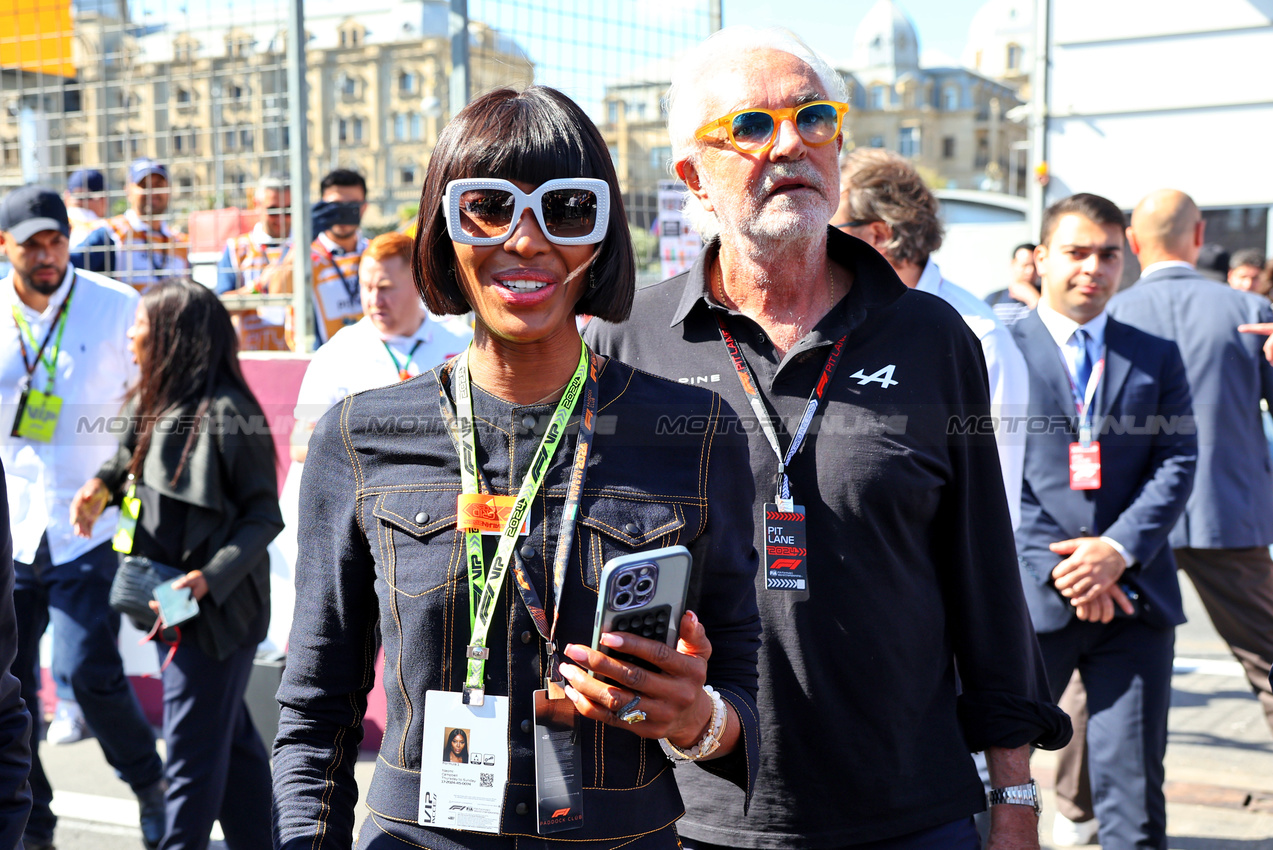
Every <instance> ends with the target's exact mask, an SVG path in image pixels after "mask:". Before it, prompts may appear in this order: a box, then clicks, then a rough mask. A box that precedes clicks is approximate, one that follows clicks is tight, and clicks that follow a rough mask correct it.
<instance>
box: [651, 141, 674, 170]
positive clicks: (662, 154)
mask: <svg viewBox="0 0 1273 850" xmlns="http://www.w3.org/2000/svg"><path fill="white" fill-rule="evenodd" d="M671 158H672V149H671V148H670V147H666V146H664V147H657V148H651V149H650V168H651V169H652V170H654V171H662V170H663V169H664V168H666V167H667V161H668V160H669V159H671Z"/></svg>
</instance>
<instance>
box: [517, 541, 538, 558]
mask: <svg viewBox="0 0 1273 850" xmlns="http://www.w3.org/2000/svg"><path fill="white" fill-rule="evenodd" d="M517 554H519V555H521V556H522V557H523V558H525V559H526V560H527V561H529V560H530V559H531V558H533V557H535V547H534V546H531V545H530V544H529V543H527V544H526V545H525V546H523V547H522V548H521V549H520V550H519V551H518V553H517Z"/></svg>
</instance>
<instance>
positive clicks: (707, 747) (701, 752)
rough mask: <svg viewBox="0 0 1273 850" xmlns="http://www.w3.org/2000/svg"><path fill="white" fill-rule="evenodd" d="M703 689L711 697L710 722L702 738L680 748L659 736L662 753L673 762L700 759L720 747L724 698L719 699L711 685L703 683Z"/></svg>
mask: <svg viewBox="0 0 1273 850" xmlns="http://www.w3.org/2000/svg"><path fill="white" fill-rule="evenodd" d="M703 691H704V692H705V693H706V694H707V695H708V696H709V697H711V698H712V722H711V723H709V724H707V731H706V732H704V733H703V737H702V739H701V740H699V742H698V743H697V744H695V745H694V746H693V747H692V748H690V749H688V750H681V749H678V748H677V747H676V745H675V744H673V743H672V742H671V741H669V740H668V739H667V738H659V746H660V747H662V748H663V754H664V755H665V756H667V757H668V758H669V759H671V760H672V763H673V764H680V763H681V762H687V761H702V760H703V759H705V758H707V757H708V756H710V755H711V754H712V753H714V752H716V751H717V750H718V749H720V744H721V738H723V737H724V735H725V719H726V717H727V713H726V711H725V700H723V699H721V695H720V694H718V693H716V691H715V690H714V689H713V688H712V686H711V685H703Z"/></svg>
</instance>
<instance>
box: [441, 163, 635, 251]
mask: <svg viewBox="0 0 1273 850" xmlns="http://www.w3.org/2000/svg"><path fill="white" fill-rule="evenodd" d="M527 208H530V209H531V210H532V211H533V212H534V213H535V220H536V221H538V222H539V229H540V230H542V231H543V233H544V236H546V237H547V238H548V241H549V242H552V243H554V244H556V245H590V244H592V243H595V242H600V241H601V240H602V239H604V238H605V235H606V225H607V224H608V223H609V220H610V185H609V184H608V183H606V181H604V180H596V179H594V178H590V177H573V178H563V179H560V180H549V181H547V182H545V183H543V184H541V185H540V187H539V188H538V189H536V190H535V191H533V192H531V193H530V194H527V193H525V192H523V191H522V190H521V189H518V188H517V186H515V185H514V184H513V183H511V182H509V181H508V180H498V179H494V178H489V179H476V180H452V181H451V182H450V183H447V184H446V191H445V192H444V193H443V195H442V212H443V214H444V215H445V216H446V229H447V234H448V235H449V236H450V237H451V241H452V242H458V243H460V244H462V245H497V244H499V243H500V242H503V241H504V240H506V239H507V238H508V234H509V233H510V232H511V231H512V229H513V228H514V227H515V226H516V224H517V222H518V221H519V220H520V219H521V217H522V213H523V212H524V211H525V210H526V209H527Z"/></svg>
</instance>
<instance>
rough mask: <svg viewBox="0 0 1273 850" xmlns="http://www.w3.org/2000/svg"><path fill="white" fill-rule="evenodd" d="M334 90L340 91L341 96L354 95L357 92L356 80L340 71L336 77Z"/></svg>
mask: <svg viewBox="0 0 1273 850" xmlns="http://www.w3.org/2000/svg"><path fill="white" fill-rule="evenodd" d="M336 91H338V92H340V94H341V96H342V97H355V96H356V95H357V94H358V80H356V79H355V78H353V77H351V76H349V75H348V74H345V73H341V74H339V75H338V76H337V77H336Z"/></svg>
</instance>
